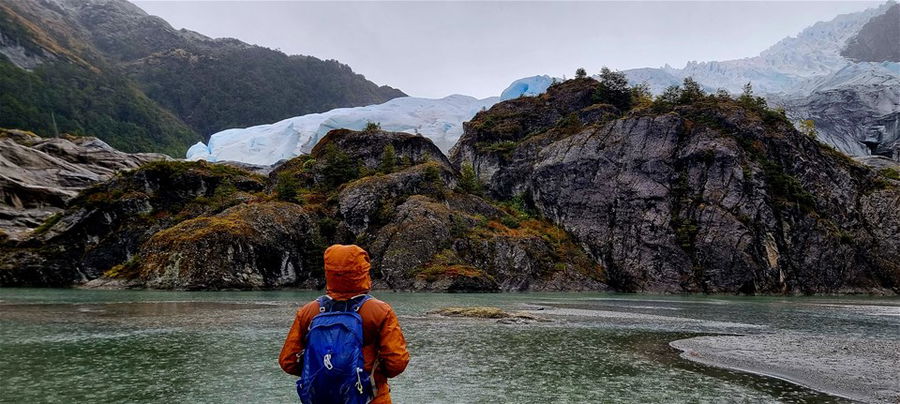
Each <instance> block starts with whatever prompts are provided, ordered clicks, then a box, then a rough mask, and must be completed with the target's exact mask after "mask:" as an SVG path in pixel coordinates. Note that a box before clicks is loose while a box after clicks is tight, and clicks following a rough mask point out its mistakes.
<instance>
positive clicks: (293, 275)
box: [140, 202, 323, 289]
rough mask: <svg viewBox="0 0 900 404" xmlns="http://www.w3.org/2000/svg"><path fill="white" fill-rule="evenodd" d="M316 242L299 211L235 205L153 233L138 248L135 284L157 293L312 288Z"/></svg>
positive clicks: (317, 267) (317, 273) (276, 205)
mask: <svg viewBox="0 0 900 404" xmlns="http://www.w3.org/2000/svg"><path fill="white" fill-rule="evenodd" d="M318 237H319V235H318V233H317V227H316V224H315V221H314V220H313V219H312V217H311V215H310V214H308V213H307V212H306V211H304V210H303V208H301V207H300V206H297V205H295V204H291V203H285V202H268V203H254V204H245V205H238V206H235V207H232V208H229V209H227V210H225V211H224V212H222V213H219V214H217V215H214V216H206V217H198V218H195V219H190V220H186V221H184V222H181V223H179V224H178V225H175V226H173V227H171V228H168V229H166V230H163V231H160V232H158V233H156V234H154V235H153V237H151V238H150V240H148V241H147V242H146V243H145V244H144V246H143V247H142V249H141V253H140V256H141V257H142V261H141V263H140V279H141V280H142V281H143V283H144V285H146V286H147V287H151V288H159V289H230V288H238V289H246V288H266V287H269V288H271V287H278V286H296V285H304V286H307V287H316V286H317V284H316V279H318V278H321V276H322V275H323V274H322V263H321V259H317V257H318V255H317V254H316V253H317V252H318V248H317V242H318Z"/></svg>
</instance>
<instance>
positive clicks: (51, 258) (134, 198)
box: [0, 130, 606, 291]
mask: <svg viewBox="0 0 900 404" xmlns="http://www.w3.org/2000/svg"><path fill="white" fill-rule="evenodd" d="M458 182H459V179H458V175H457V173H456V170H455V169H453V167H452V166H451V164H450V163H449V161H448V160H447V159H446V157H444V156H443V155H442V154H441V153H440V150H438V149H437V147H436V146H435V145H434V144H433V143H431V142H430V141H429V140H428V139H426V138H423V137H422V136H418V135H411V134H406V133H394V132H384V131H379V130H371V131H365V132H353V131H346V130H340V131H333V132H331V133H329V134H328V135H327V136H326V137H325V138H324V139H323V142H322V143H321V144H320V147H317V148H316V149H315V150H313V154H312V155H304V156H300V157H298V158H296V159H293V160H290V161H288V162H285V163H284V164H282V165H280V166H278V167H277V168H275V169H274V171H272V172H271V173H270V174H269V177H268V178H265V177H262V176H259V175H256V174H252V173H250V172H249V171H244V170H243V169H241V168H238V167H234V166H231V165H216V164H211V163H206V162H155V163H150V164H147V165H144V166H143V167H141V168H140V169H138V170H135V171H130V172H127V173H125V174H123V175H120V176H116V177H114V178H112V179H110V180H108V181H107V182H105V183H102V184H100V185H98V186H95V187H92V188H90V189H88V190H86V191H84V192H83V193H81V194H80V195H79V196H78V197H77V198H76V199H75V200H73V201H72V203H71V204H70V206H69V207H68V208H67V209H66V210H65V212H63V213H62V214H61V215H59V216H57V217H56V219H55V220H54V221H52V222H48V223H47V224H46V225H45V226H43V228H42V229H40V231H36V232H34V233H32V234H31V235H30V236H29V237H28V238H26V239H25V240H22V241H17V242H13V241H7V242H6V243H4V244H3V245H2V246H0V262H2V264H0V285H2V286H13V285H15V286H24V285H29V286H65V285H71V284H80V283H86V284H87V285H88V286H98V287H99V286H129V287H151V288H163V289H261V288H274V287H283V286H295V287H296V286H299V287H320V286H322V285H323V283H324V279H323V273H322V262H321V260H322V253H323V251H324V249H325V247H327V246H328V245H330V244H333V243H344V244H347V243H358V244H361V245H362V246H363V247H365V248H367V249H368V250H369V251H370V253H371V255H372V262H373V274H374V278H375V283H376V285H377V287H382V288H395V289H415V290H440V291H497V290H603V289H605V288H606V285H605V284H604V283H603V279H604V272H603V268H601V267H600V266H599V265H596V264H595V263H594V262H592V261H591V260H590V258H589V257H588V256H587V254H585V253H584V252H583V251H582V250H581V249H580V247H579V246H577V245H576V244H575V243H574V241H573V240H572V239H571V237H570V236H569V235H568V234H567V233H566V232H564V231H562V230H561V229H559V228H557V227H555V226H553V225H552V224H550V223H548V222H547V221H546V220H545V219H542V218H540V217H537V216H533V215H531V213H529V211H527V210H525V209H524V208H523V207H520V206H514V205H508V204H507V205H504V204H499V203H497V202H488V201H486V200H484V199H482V198H481V197H479V196H478V195H474V194H470V193H467V192H465V191H463V190H461V189H456V187H457V183H458Z"/></svg>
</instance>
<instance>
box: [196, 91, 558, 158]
mask: <svg viewBox="0 0 900 404" xmlns="http://www.w3.org/2000/svg"><path fill="white" fill-rule="evenodd" d="M554 80H555V79H553V78H551V77H550V76H547V75H541V76H532V77H526V78H522V79H519V80H516V81H514V82H512V84H510V85H509V86H508V87H507V88H506V89H505V90H503V92H501V93H500V96H499V97H488V98H483V99H477V98H475V97H470V96H466V95H458V94H456V95H450V96H447V97H444V98H437V99H433V98H419V97H400V98H395V99H392V100H390V101H388V102H385V103H383V104H377V105H368V106H364V107H355V108H337V109H333V110H330V111H327V112H322V113H316V114H307V115H301V116H296V117H293V118H288V119H285V120H282V121H279V122H276V123H273V124H267V125H258V126H252V127H249V128H234V129H226V130H223V131H221V132H218V133H215V134H213V135H212V136H210V138H209V142H208V143H207V144H204V143H202V142H198V143H197V144H195V145H193V146H191V148H190V149H188V151H187V154H186V158H187V159H188V160H207V161H239V162H242V163H249V164H256V165H271V164H274V163H276V162H278V161H281V160H284V159H289V158H292V157H295V156H298V155H300V154H303V153H308V152H309V151H310V150H312V148H313V146H315V145H316V143H317V142H318V141H319V139H321V138H322V137H323V136H325V134H327V133H328V132H329V131H330V130H332V129H339V128H345V129H353V130H361V129H364V128H365V127H366V124H367V123H369V122H376V123H379V124H380V125H381V128H382V129H384V130H389V131H397V132H410V133H420V134H422V135H423V136H425V137H427V138H429V139H431V141H432V142H434V144H435V145H437V146H438V147H439V148H440V149H441V150H442V151H443V152H445V153H446V152H447V151H448V150H450V148H451V147H452V146H453V144H455V143H456V140H457V139H459V137H460V136H461V135H462V131H463V127H462V124H463V122H466V121H468V120H470V119H472V117H473V116H475V114H476V113H478V111H481V110H483V109H487V108H490V107H491V106H492V105H494V104H496V103H498V102H500V101H504V100H508V99H512V98H517V97H521V96H535V95H538V94H542V93H543V92H545V91H547V88H548V87H549V86H550V85H551V84H553V82H554Z"/></svg>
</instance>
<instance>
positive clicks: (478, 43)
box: [135, 0, 880, 98]
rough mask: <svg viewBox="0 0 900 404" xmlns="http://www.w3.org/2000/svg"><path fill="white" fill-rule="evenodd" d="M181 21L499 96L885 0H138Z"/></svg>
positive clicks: (673, 58)
mask: <svg viewBox="0 0 900 404" xmlns="http://www.w3.org/2000/svg"><path fill="white" fill-rule="evenodd" d="M135 3H136V4H138V5H139V6H140V7H141V8H143V9H144V10H146V11H147V12H148V13H150V14H154V15H158V16H160V17H162V18H164V19H165V20H167V21H168V22H169V23H171V24H172V25H173V26H175V27H176V28H187V29H190V30H194V31H197V32H200V33H202V34H204V35H207V36H212V37H234V38H238V39H240V40H242V41H245V42H249V43H252V44H257V45H262V46H266V47H269V48H274V49H280V50H281V51H283V52H285V53H288V54H304V55H312V56H316V57H318V58H322V59H337V60H339V61H341V62H343V63H346V64H348V65H350V66H351V67H352V68H353V70H354V71H355V72H357V73H360V74H363V75H365V76H366V78H368V79H369V80H372V81H374V82H375V83H378V84H387V85H390V86H393V87H397V88H399V89H401V90H403V91H404V92H406V93H407V94H409V95H414V96H420V97H443V96H446V95H449V94H454V93H457V94H467V95H473V96H476V97H479V98H481V97H488V96H493V95H499V94H500V92H501V91H502V90H503V89H504V88H505V87H506V86H507V85H508V84H509V83H510V82H511V81H513V80H515V79H517V78H521V77H526V76H533V75H537V74H550V75H552V76H557V77H561V76H562V75H564V74H565V75H567V76H569V77H571V76H572V74H573V72H574V71H575V69H576V68H577V67H580V66H581V67H585V68H586V69H587V70H588V72H589V73H594V72H596V71H598V70H599V69H600V67H601V66H604V65H606V66H609V67H611V68H615V69H628V68H635V67H658V66H662V65H663V64H666V63H668V64H670V65H672V66H675V67H683V66H684V64H685V63H686V62H687V61H690V60H697V61H706V60H727V59H735V58H741V57H748V56H754V55H757V54H758V53H759V52H760V51H762V50H763V49H765V48H767V47H769V46H770V45H772V44H774V43H775V42H777V41H778V40H780V39H782V38H784V37H786V36H789V35H790V36H793V35H796V34H797V33H798V32H800V30H802V29H803V28H805V27H807V26H809V25H811V24H813V23H815V22H816V21H823V20H830V19H832V18H833V17H834V16H836V15H838V14H842V13H848V12H854V11H860V10H863V9H866V8H869V7H874V6H877V5H878V4H880V2H864V1H855V2H844V1H841V2H838V1H830V2H813V1H807V2H780V1H779V2H729V1H717V2H471V1H470V2H383V1H378V2H308V1H280V2H270V1H249V0H245V1H179V0H163V1H160V0H151V1H145V0H139V1H135Z"/></svg>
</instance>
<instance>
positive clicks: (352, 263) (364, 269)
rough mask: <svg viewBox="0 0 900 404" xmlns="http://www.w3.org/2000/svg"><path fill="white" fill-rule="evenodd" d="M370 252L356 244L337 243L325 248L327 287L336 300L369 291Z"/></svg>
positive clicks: (329, 294) (370, 286)
mask: <svg viewBox="0 0 900 404" xmlns="http://www.w3.org/2000/svg"><path fill="white" fill-rule="evenodd" d="M369 268H371V265H370V264H369V253H367V252H366V250H363V249H362V248H360V247H359V246H356V245H341V244H335V245H333V246H331V247H328V249H327V250H325V289H326V290H327V292H328V296H330V297H331V298H332V299H335V300H346V299H349V298H351V297H353V296H356V295H361V294H363V293H367V292H369V289H371V288H372V280H371V278H369Z"/></svg>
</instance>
